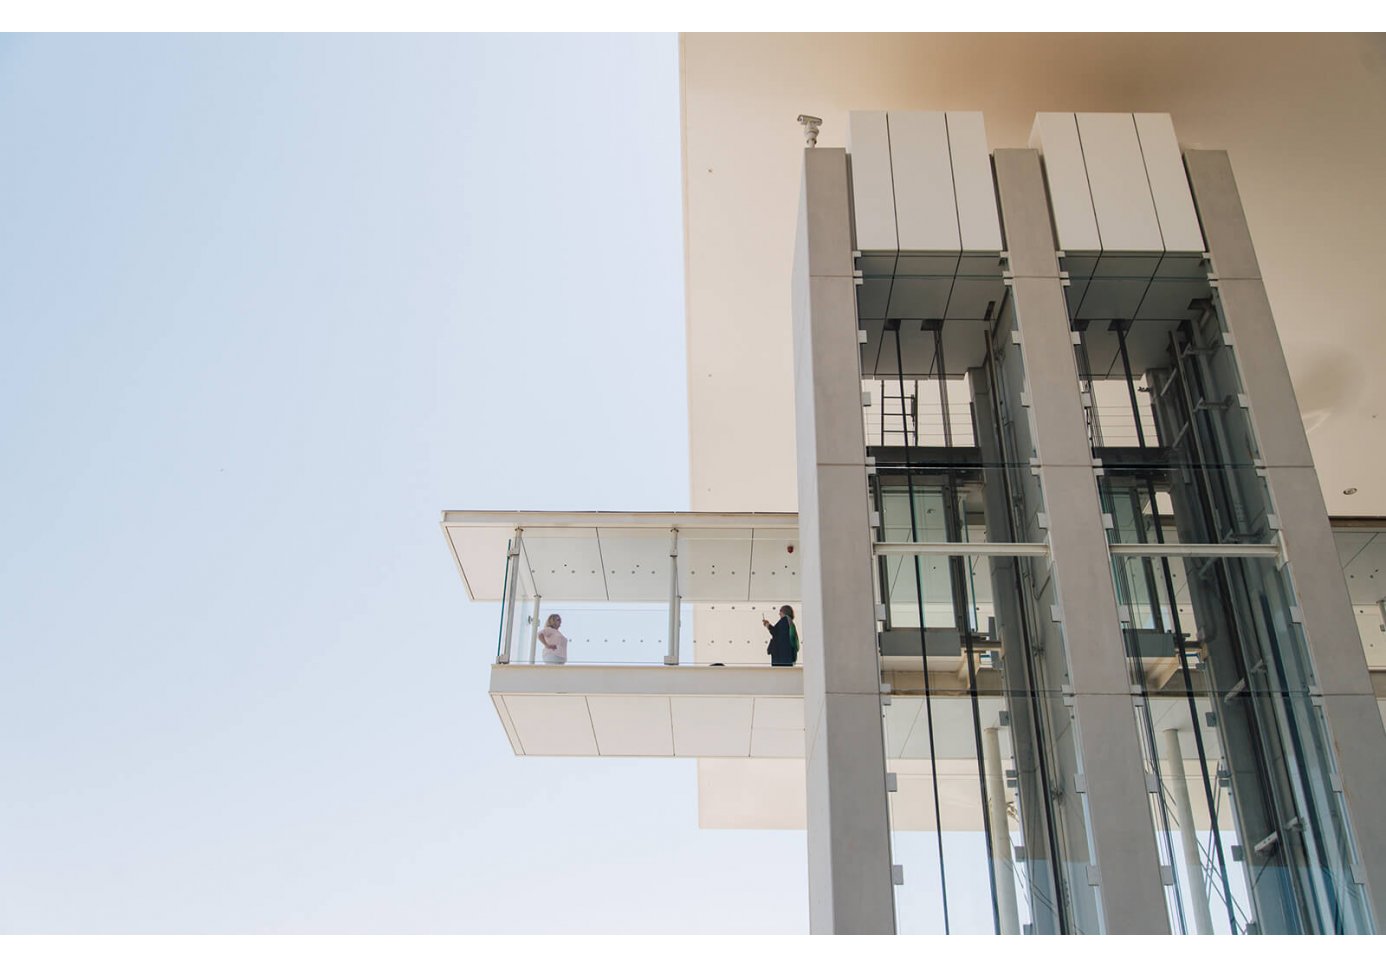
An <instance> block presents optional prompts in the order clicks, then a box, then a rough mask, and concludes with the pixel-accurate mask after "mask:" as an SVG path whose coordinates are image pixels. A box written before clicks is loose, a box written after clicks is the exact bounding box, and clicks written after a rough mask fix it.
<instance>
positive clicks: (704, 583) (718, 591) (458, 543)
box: [442, 511, 800, 604]
mask: <svg viewBox="0 0 1386 968" xmlns="http://www.w3.org/2000/svg"><path fill="white" fill-rule="evenodd" d="M442 527H443V533H444V535H445V536H446V537H447V539H448V546H449V548H451V550H452V555H453V559H454V560H455V561H456V563H457V568H458V571H459V573H460V574H461V575H462V582H463V585H464V586H465V587H466V589H467V595H468V596H469V597H470V598H471V599H472V601H497V602H498V601H500V600H501V599H502V597H503V596H504V594H505V577H506V557H507V554H508V551H509V549H510V545H511V543H512V542H513V541H514V540H515V538H516V535H517V531H518V534H519V538H520V541H519V549H520V583H521V586H522V589H523V594H524V597H531V596H534V595H538V596H540V597H542V598H544V599H546V600H549V601H568V602H591V601H596V602H602V601H605V602H667V601H669V599H670V577H671V574H670V569H671V566H673V565H676V567H677V569H678V593H679V595H680V597H681V599H682V601H683V602H685V603H689V604H694V603H723V602H764V601H786V602H797V601H799V559H800V551H799V548H798V540H799V516H798V515H797V514H776V513H764V512H746V513H717V512H696V511H676V512H654V511H445V512H443V520H442Z"/></svg>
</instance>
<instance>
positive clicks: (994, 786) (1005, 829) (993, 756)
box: [982, 726, 1020, 934]
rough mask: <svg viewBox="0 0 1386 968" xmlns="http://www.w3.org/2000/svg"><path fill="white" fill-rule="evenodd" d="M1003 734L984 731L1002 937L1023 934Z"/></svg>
mask: <svg viewBox="0 0 1386 968" xmlns="http://www.w3.org/2000/svg"><path fill="white" fill-rule="evenodd" d="M999 734H1000V730H999V729H998V728H997V727H995V726H988V727H987V728H986V729H984V730H982V760H983V762H984V763H985V764H986V768H987V824H988V825H989V826H990V827H991V866H992V870H994V871H995V872H996V906H997V909H998V910H999V912H1000V915H1001V933H1002V934H1020V912H1019V910H1018V909H1017V908H1016V904H1015V868H1014V866H1013V865H1014V863H1015V862H1014V859H1013V858H1012V857H1011V823H1010V820H1009V819H1007V817H1006V774H1005V771H1003V770H1002V768H1001V739H1000V735H999Z"/></svg>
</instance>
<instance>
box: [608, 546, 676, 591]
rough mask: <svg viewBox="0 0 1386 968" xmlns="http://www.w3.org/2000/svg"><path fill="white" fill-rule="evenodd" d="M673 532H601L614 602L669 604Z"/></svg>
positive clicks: (609, 587)
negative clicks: (670, 555) (670, 551)
mask: <svg viewBox="0 0 1386 968" xmlns="http://www.w3.org/2000/svg"><path fill="white" fill-rule="evenodd" d="M672 539H673V534H672V532H670V531H657V530H652V529H650V528H598V529H597V541H598V543H599V545H600V550H601V563H602V565H603V566H604V567H605V568H606V590H607V594H608V595H610V596H611V600H612V601H613V602H667V601H668V600H669V548H670V543H671V541H672Z"/></svg>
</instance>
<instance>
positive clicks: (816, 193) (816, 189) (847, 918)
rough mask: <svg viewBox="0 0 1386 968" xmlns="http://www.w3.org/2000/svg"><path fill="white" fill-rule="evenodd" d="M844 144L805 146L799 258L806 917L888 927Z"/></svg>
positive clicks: (890, 903)
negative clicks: (829, 146) (807, 884)
mask: <svg viewBox="0 0 1386 968" xmlns="http://www.w3.org/2000/svg"><path fill="white" fill-rule="evenodd" d="M852 271H853V264H852V229H851V221H850V214H849V204H848V193H847V155H846V152H845V151H843V150H842V149H840V148H809V149H805V151H804V180H803V189H802V192H801V195H800V200H799V231H798V239H797V244H796V251H795V258H794V279H793V327H794V395H795V440H796V442H797V448H798V476H799V542H800V544H801V546H802V548H803V565H802V573H801V576H800V577H801V581H802V587H803V615H802V625H801V627H802V629H803V633H804V650H803V653H802V655H803V662H804V725H805V755H806V757H807V763H806V766H807V798H808V799H807V802H808V867H809V927H810V930H811V931H813V932H814V933H815V934H893V933H894V932H895V898H894V887H893V884H892V879H891V856H890V827H889V820H888V816H887V808H886V786H885V743H884V739H883V735H882V730H881V679H880V666H879V659H878V656H877V649H876V616H875V592H874V589H873V584H872V548H871V542H872V536H871V528H870V518H869V507H868V502H869V498H868V492H867V481H866V441H865V436H864V431H863V428H862V414H861V369H860V364H859V363H858V352H859V351H858V343H857V313H856V291H855V285H854V283H853V277H852Z"/></svg>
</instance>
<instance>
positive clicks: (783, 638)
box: [760, 605, 799, 666]
mask: <svg viewBox="0 0 1386 968" xmlns="http://www.w3.org/2000/svg"><path fill="white" fill-rule="evenodd" d="M760 621H761V624H762V625H764V626H765V627H766V628H767V629H769V630H770V644H769V645H767V646H766V647H765V651H766V653H768V654H769V656H770V664H771V665H772V666H792V665H793V664H794V662H795V660H797V659H798V658H799V630H798V629H796V628H795V627H794V609H792V608H790V607H789V606H788V605H781V606H780V620H779V621H778V622H776V623H775V624H774V625H771V624H770V621H769V619H764V618H762V619H761V620H760Z"/></svg>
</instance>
